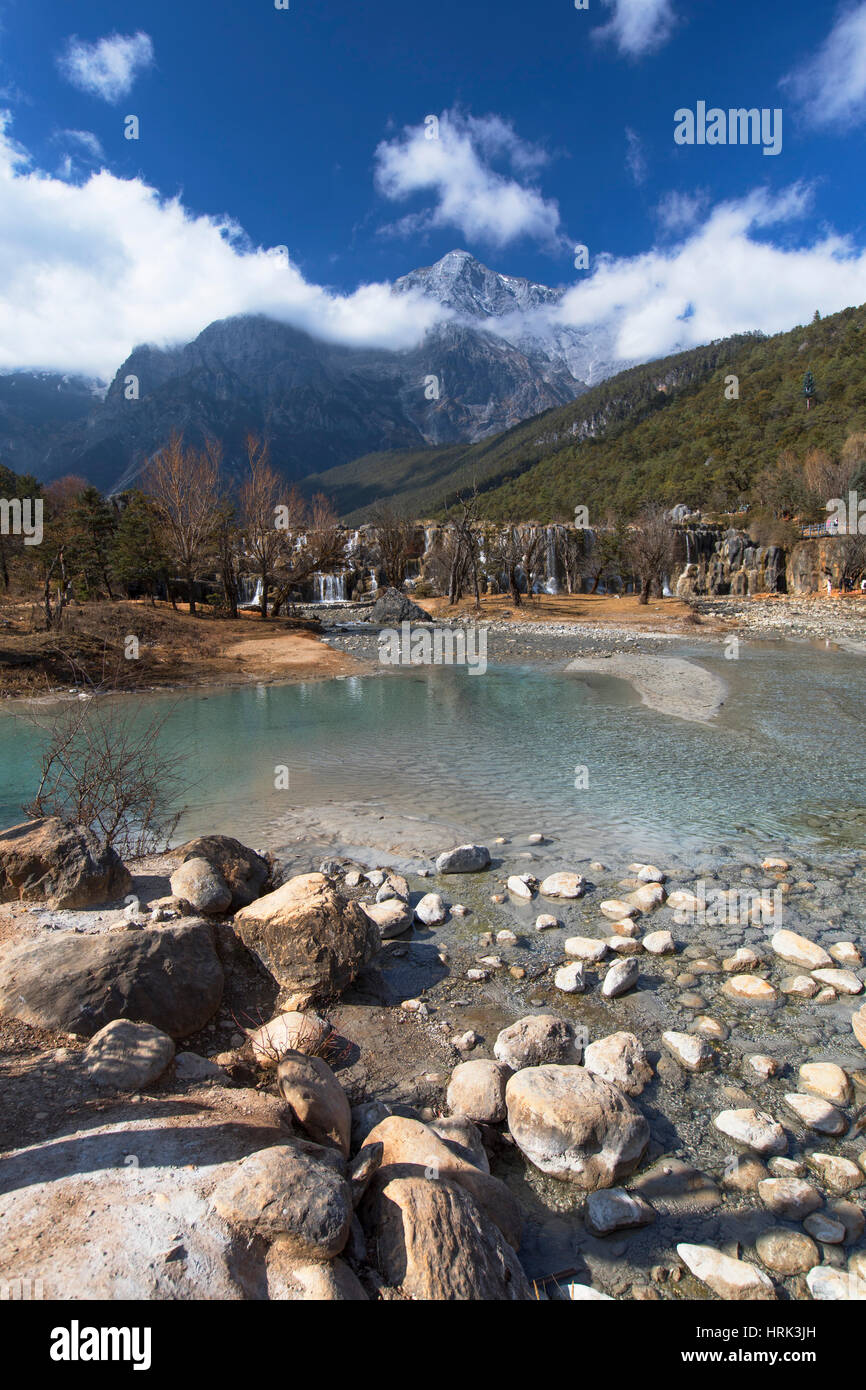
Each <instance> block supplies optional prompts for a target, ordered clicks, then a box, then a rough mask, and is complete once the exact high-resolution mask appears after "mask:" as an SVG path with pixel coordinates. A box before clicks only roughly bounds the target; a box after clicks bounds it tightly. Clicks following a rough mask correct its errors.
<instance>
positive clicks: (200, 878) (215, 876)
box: [171, 859, 232, 916]
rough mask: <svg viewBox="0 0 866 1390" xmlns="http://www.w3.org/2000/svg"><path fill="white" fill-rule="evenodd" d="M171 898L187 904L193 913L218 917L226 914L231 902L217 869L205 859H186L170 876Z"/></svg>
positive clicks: (228, 889) (229, 891)
mask: <svg viewBox="0 0 866 1390" xmlns="http://www.w3.org/2000/svg"><path fill="white" fill-rule="evenodd" d="M171 891H172V896H173V897H175V898H180V899H182V900H183V901H184V902H187V903H189V905H190V907H191V908H192V909H193V911H194V912H203V913H205V914H206V915H208V916H210V915H218V914H220V913H222V912H228V910H229V908H230V907H231V902H232V890H231V889H230V888H229V886H228V884H227V883H226V881H225V879H224V878H223V876H222V874H221V873H220V871H219V869H214V868H213V867H212V866H211V865H210V864H209V863H208V862H207V860H206V859H187V860H186V861H185V862H184V863H183V864H181V866H180V868H178V869H175V871H174V873H173V874H172V876H171Z"/></svg>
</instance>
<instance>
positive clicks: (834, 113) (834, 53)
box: [781, 0, 866, 128]
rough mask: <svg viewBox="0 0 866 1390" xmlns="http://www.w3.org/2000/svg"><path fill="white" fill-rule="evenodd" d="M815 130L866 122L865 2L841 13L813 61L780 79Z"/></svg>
mask: <svg viewBox="0 0 866 1390" xmlns="http://www.w3.org/2000/svg"><path fill="white" fill-rule="evenodd" d="M781 85H782V86H783V87H788V88H789V89H790V91H791V92H792V93H793V94H794V96H795V97H796V99H797V100H798V101H800V102H801V103H802V104H803V107H804V108H805V114H806V116H807V118H808V119H809V120H810V121H812V122H813V124H814V125H817V126H837V127H842V128H847V127H851V126H856V125H860V124H862V123H863V121H866V0H860V3H859V4H856V5H855V6H854V7H853V8H851V7H850V6H849V7H848V8H847V9H845V10H843V11H842V13H841V14H840V15H839V17H838V19H837V20H836V23H835V25H834V26H833V28H832V29H831V30H830V33H829V34H828V36H827V38H826V39H825V40H824V42H823V44H822V45H821V47H820V48H819V49H818V51H817V53H816V54H815V55H814V57H812V58H809V59H808V60H807V61H806V62H805V63H804V64H803V65H802V66H801V67H799V68H797V69H796V70H795V71H794V72H792V73H789V74H788V76H787V77H785V78H783V79H782V83H781Z"/></svg>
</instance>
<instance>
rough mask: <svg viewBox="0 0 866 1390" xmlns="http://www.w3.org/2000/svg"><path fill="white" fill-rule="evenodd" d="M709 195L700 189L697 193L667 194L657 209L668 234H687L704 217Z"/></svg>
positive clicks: (657, 214)
mask: <svg viewBox="0 0 866 1390" xmlns="http://www.w3.org/2000/svg"><path fill="white" fill-rule="evenodd" d="M708 202H709V195H708V194H707V193H706V192H705V191H704V190H703V189H700V190H698V191H697V192H695V193H667V194H665V196H664V197H663V198H662V199H661V200H660V201H659V204H658V206H657V207H656V217H657V218H658V221H659V224H660V225H661V227H662V228H663V229H664V231H666V232H674V233H676V232H686V231H689V229H690V228H692V227H693V226H694V225H695V223H696V222H698V221H699V220H700V218H701V217H702V216H703V214H704V211H705V209H706V207H707V203H708Z"/></svg>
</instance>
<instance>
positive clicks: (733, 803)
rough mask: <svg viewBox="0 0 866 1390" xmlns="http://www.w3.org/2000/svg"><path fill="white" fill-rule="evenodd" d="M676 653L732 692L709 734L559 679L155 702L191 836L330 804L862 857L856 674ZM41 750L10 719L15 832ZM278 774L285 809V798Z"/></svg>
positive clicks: (798, 659) (814, 654)
mask: <svg viewBox="0 0 866 1390" xmlns="http://www.w3.org/2000/svg"><path fill="white" fill-rule="evenodd" d="M671 654H674V649H673V647H671ZM676 654H678V655H686V656H692V657H693V658H694V659H697V660H699V661H701V662H702V663H703V664H705V665H706V666H707V667H708V668H710V669H712V670H714V671H715V672H716V673H717V674H719V675H721V676H722V677H723V678H725V679H726V680H727V681H728V683H729V685H730V694H729V698H728V701H727V703H726V705H725V708H724V709H723V711H722V714H721V715H720V716H719V718H718V719H717V720H716V721H715V722H714V723H713V724H712V725H710V726H705V725H701V724H692V723H688V722H685V721H683V720H679V719H674V718H670V717H668V716H665V715H663V714H661V713H657V712H655V711H652V710H649V709H647V708H646V707H644V706H643V705H641V704H640V702H639V701H638V699H637V697H636V696H635V695H634V694H633V692H632V691H631V689H630V687H629V686H627V685H625V684H624V683H623V682H622V681H618V680H613V679H611V678H607V677H592V678H591V681H590V682H589V683H588V682H587V681H585V680H583V679H581V678H580V677H577V676H574V675H566V674H564V673H563V672H562V671H560V670H559V669H557V668H556V667H551V666H545V667H543V668H542V667H531V666H522V667H520V666H495V665H491V666H490V667H489V668H488V671H487V673H486V674H485V675H476V676H472V675H468V674H467V673H466V672H465V671H463V670H461V669H451V668H445V669H443V668H436V669H427V668H419V669H415V670H412V671H398V672H395V673H393V674H388V675H385V676H382V675H379V674H374V675H370V676H367V677H352V678H348V679H344V680H336V681H318V682H313V683H309V684H304V685H287V686H280V685H273V686H256V687H244V688H236V689H230V690H224V691H217V692H214V691H210V692H207V693H205V694H202V693H200V692H196V693H188V694H182V695H177V694H172V695H159V696H148V697H144V698H143V699H142V702H141V703H142V706H143V708H151V707H152V706H154V705H156V706H158V707H160V708H165V709H170V710H171V717H170V720H169V723H168V725H167V727H166V730H165V734H164V737H165V739H166V740H167V741H168V742H169V743H170V744H171V745H172V746H174V747H177V748H179V749H180V750H181V751H182V753H183V755H184V760H185V766H186V769H187V772H188V775H189V778H190V780H191V782H192V784H193V785H192V787H191V789H190V791H189V793H188V795H187V797H186V798H185V801H186V805H187V808H188V809H187V811H186V813H185V816H184V820H183V823H182V827H181V830H182V833H184V834H194V833H203V832H205V831H209V832H223V833H230V834H231V833H234V834H237V835H239V836H240V837H241V838H245V839H247V840H250V841H252V842H255V843H261V844H271V845H275V846H276V845H279V844H280V843H281V839H280V818H281V816H283V815H284V814H285V811H286V808H291V809H293V810H297V809H298V808H301V807H303V806H305V805H317V806H320V805H322V804H323V803H329V802H333V803H347V804H354V803H379V804H380V805H381V806H382V807H383V808H387V809H388V811H390V812H396V813H403V814H409V815H413V816H421V817H424V816H430V817H431V818H433V819H447V820H450V821H452V822H453V823H455V824H458V825H460V826H462V827H464V828H465V831H466V834H467V835H472V836H478V837H485V836H486V837H492V836H495V835H497V834H500V833H505V834H508V833H509V832H510V831H511V830H513V829H515V828H520V829H526V830H530V829H536V828H538V829H543V830H544V831H545V832H546V833H547V834H550V835H555V836H556V837H557V838H558V839H560V840H565V841H566V842H567V843H568V844H569V845H570V846H571V847H572V848H573V850H574V851H575V852H576V853H578V854H580V855H593V854H600V855H604V854H612V853H613V852H614V851H616V850H619V849H622V850H624V851H626V852H628V853H630V854H636V853H638V852H640V853H642V854H647V855H649V854H652V853H653V852H655V851H658V852H662V851H666V852H668V853H671V852H676V851H680V852H682V853H688V852H689V851H696V850H698V849H700V850H715V849H717V848H718V847H719V846H720V845H721V844H722V843H724V844H726V845H731V846H733V845H735V844H738V843H739V844H754V843H755V841H756V840H759V841H760V843H761V845H765V844H768V843H770V842H772V843H773V844H775V845H779V846H783V845H784V846H789V847H790V846H794V845H802V846H804V847H805V846H808V845H813V844H815V843H820V844H822V845H823V846H824V848H825V849H829V848H832V847H838V848H842V847H845V846H850V845H858V846H859V845H862V843H863V837H864V830H866V751H864V747H863V739H862V725H863V700H864V687H863V681H862V674H861V673H862V659H861V658H859V657H856V656H853V655H850V654H845V653H840V652H832V653H831V652H825V651H823V650H822V649H820V648H817V647H813V646H808V645H806V644H785V645H780V644H772V645H769V644H768V645H766V646H763V647H760V646H758V645H756V644H750V645H748V646H743V647H741V658H740V660H739V661H738V662H729V661H725V660H724V659H723V658H722V656H721V653H720V652H719V654H718V655H708V648H707V647H705V646H704V647H695V648H693V649H689V648H687V647H679V646H678V647H677V648H676ZM124 698H125V697H124ZM38 746H39V743H38V736H37V734H36V733H35V731H34V730H33V729H32V728H31V727H30V726H28V725H27V723H26V722H24V721H22V720H19V719H17V718H15V717H13V716H12V715H11V714H10V713H8V712H4V715H3V717H0V822H2V823H3V824H11V823H12V822H14V821H15V820H16V819H19V820H20V819H21V818H22V815H21V805H22V803H23V802H24V801H25V800H26V799H27V796H28V795H31V794H32V792H33V789H34V787H35V781H36V773H37V760H38ZM280 765H283V766H286V767H288V769H289V779H290V781H289V789H288V790H277V789H275V786H274V777H275V768H276V767H278V766H280ZM578 766H583V767H586V769H587V773H588V786H587V787H586V788H585V789H578V788H576V787H575V768H576V767H578Z"/></svg>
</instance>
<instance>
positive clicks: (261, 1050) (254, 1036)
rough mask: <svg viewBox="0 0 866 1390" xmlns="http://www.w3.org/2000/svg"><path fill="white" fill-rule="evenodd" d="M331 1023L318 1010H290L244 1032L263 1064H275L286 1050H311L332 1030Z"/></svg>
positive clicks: (322, 1041) (310, 1052)
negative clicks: (300, 1011) (303, 1011)
mask: <svg viewBox="0 0 866 1390" xmlns="http://www.w3.org/2000/svg"><path fill="white" fill-rule="evenodd" d="M333 1031H334V1030H333V1027H332V1025H331V1024H330V1023H329V1022H328V1020H327V1019H326V1018H321V1017H320V1016H319V1015H318V1014H313V1013H308V1014H302V1013H298V1012H296V1011H292V1012H289V1013H285V1014H277V1016H276V1018H272V1019H271V1021H270V1023H263V1024H262V1026H261V1028H255V1029H253V1031H252V1032H251V1033H249V1034H248V1037H249V1040H250V1043H251V1044H252V1049H253V1055H254V1057H255V1059H256V1061H257V1062H259V1063H261V1064H262V1065H263V1066H274V1067H275V1066H276V1065H277V1063H278V1062H279V1060H280V1058H281V1057H284V1056H285V1054H286V1053H287V1052H303V1053H305V1054H306V1055H307V1056H310V1055H312V1054H315V1053H317V1052H318V1051H319V1049H320V1048H321V1047H322V1046H323V1044H324V1043H325V1042H326V1041H327V1039H328V1038H329V1037H330V1035H331V1033H332V1032H333Z"/></svg>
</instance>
